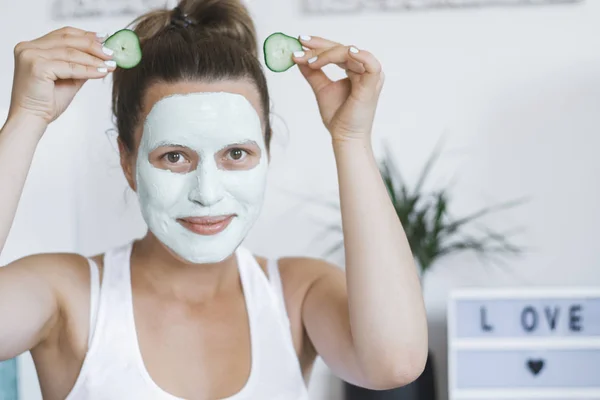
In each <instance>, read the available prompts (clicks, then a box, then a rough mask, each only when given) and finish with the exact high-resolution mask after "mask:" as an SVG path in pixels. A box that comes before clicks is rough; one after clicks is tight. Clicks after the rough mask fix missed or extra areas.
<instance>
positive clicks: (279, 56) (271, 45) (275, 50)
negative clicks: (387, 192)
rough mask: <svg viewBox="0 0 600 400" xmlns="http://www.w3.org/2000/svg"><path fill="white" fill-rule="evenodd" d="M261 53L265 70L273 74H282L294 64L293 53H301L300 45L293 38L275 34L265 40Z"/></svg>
mask: <svg viewBox="0 0 600 400" xmlns="http://www.w3.org/2000/svg"><path fill="white" fill-rule="evenodd" d="M263 51H264V55H265V64H266V65H267V68H269V69H270V70H271V71H273V72H284V71H287V70H288V69H290V68H292V67H293V66H294V65H295V64H296V63H295V62H294V60H293V59H292V55H293V53H294V52H295V51H302V44H301V43H300V41H299V40H298V39H296V38H294V37H291V36H288V35H286V34H283V33H281V32H276V33H273V34H271V35H270V36H269V37H268V38H267V39H265V43H264V46H263Z"/></svg>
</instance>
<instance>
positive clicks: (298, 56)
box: [294, 51, 306, 58]
mask: <svg viewBox="0 0 600 400" xmlns="http://www.w3.org/2000/svg"><path fill="white" fill-rule="evenodd" d="M305 54H306V53H305V52H303V51H295V52H294V57H296V58H301V57H304V55H305Z"/></svg>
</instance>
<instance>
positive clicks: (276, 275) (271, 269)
mask: <svg viewBox="0 0 600 400" xmlns="http://www.w3.org/2000/svg"><path fill="white" fill-rule="evenodd" d="M267 272H268V274H269V283H270V284H271V287H272V288H273V293H274V294H275V297H276V298H277V299H276V300H277V305H278V308H279V309H280V311H281V316H282V319H283V321H284V322H285V325H287V326H288V327H289V326H290V320H289V317H288V314H287V308H286V306H285V296H284V293H283V283H282V281H281V273H280V272H279V262H278V260H277V259H274V258H272V259H269V260H268V261H267Z"/></svg>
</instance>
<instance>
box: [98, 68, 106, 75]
mask: <svg viewBox="0 0 600 400" xmlns="http://www.w3.org/2000/svg"><path fill="white" fill-rule="evenodd" d="M98 72H100V73H103V74H105V73H107V72H108V69H106V68H102V67H100V68H98Z"/></svg>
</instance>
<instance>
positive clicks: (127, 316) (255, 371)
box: [67, 243, 308, 400]
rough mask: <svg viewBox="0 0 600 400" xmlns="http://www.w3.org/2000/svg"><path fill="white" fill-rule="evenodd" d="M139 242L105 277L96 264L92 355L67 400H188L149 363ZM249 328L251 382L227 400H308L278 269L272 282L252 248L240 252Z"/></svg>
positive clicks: (109, 262)
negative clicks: (143, 346)
mask: <svg viewBox="0 0 600 400" xmlns="http://www.w3.org/2000/svg"><path fill="white" fill-rule="evenodd" d="M132 244H133V243H129V244H127V245H124V246H121V247H118V248H115V249H113V250H111V251H109V252H107V253H106V254H105V256H104V275H103V279H102V285H101V286H100V284H99V278H98V268H97V266H96V264H95V263H94V262H93V261H92V260H89V261H90V271H91V277H92V278H91V313H90V338H89V348H88V352H87V354H86V357H85V360H84V362H83V365H82V367H81V371H80V373H79V376H78V378H77V381H76V382H75V385H74V386H73V389H72V390H71V392H70V393H69V395H68V396H67V400H124V399H127V400H154V399H156V400H182V399H181V398H179V397H176V396H174V395H172V394H169V393H167V392H165V391H164V390H163V389H161V388H160V387H159V386H158V385H157V384H156V383H155V382H154V381H153V380H152V378H151V377H150V374H149V373H148V371H147V370H146V368H145V366H144V362H143V360H142V356H141V352H140V347H139V343H138V340H137V334H136V329H135V321H134V317H133V302H132V291H131V275H130V259H131V248H132ZM235 255H236V257H237V262H238V268H239V273H240V277H241V282H242V288H243V291H244V297H245V299H246V308H247V312H248V319H249V321H250V322H249V323H250V343H251V359H252V364H251V370H250V376H249V378H248V381H247V382H246V384H245V386H244V387H243V388H242V390H241V391H239V392H238V393H237V394H235V395H233V396H230V397H228V398H227V400H250V399H252V400H308V391H307V389H306V385H305V383H304V379H303V376H302V372H301V368H300V363H299V361H298V357H297V355H296V352H295V350H294V345H293V341H292V334H291V331H290V325H289V320H288V317H287V313H286V310H285V303H284V298H283V291H282V286H281V278H280V275H279V268H278V266H277V262H276V261H270V262H269V268H268V272H269V278H267V277H266V276H265V274H264V273H263V271H262V269H261V268H260V265H259V264H258V262H257V261H256V259H255V258H254V256H253V255H252V254H251V253H250V251H248V250H247V249H245V248H243V247H240V248H238V250H236V252H235Z"/></svg>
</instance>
